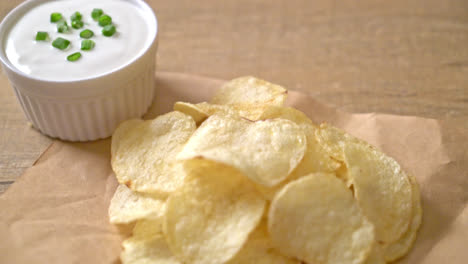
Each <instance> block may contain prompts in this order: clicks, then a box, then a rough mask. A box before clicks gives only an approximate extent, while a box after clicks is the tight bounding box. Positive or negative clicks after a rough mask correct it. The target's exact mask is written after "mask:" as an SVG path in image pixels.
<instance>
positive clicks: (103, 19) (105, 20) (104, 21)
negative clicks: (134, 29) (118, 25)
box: [99, 15, 112, 27]
mask: <svg viewBox="0 0 468 264" xmlns="http://www.w3.org/2000/svg"><path fill="white" fill-rule="evenodd" d="M110 24H112V18H111V17H110V16H108V15H102V16H100V17H99V25H100V26H101V27H105V26H107V25H110Z"/></svg>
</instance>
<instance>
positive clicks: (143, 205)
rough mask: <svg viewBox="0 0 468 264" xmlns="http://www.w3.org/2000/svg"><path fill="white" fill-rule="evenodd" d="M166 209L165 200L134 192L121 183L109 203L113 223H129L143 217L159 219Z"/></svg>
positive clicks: (110, 218)
mask: <svg viewBox="0 0 468 264" xmlns="http://www.w3.org/2000/svg"><path fill="white" fill-rule="evenodd" d="M164 211H165V201H164V200H159V199H156V198H154V197H151V196H149V195H145V194H141V193H134V192H132V190H130V189H129V188H128V187H127V186H125V185H122V184H121V185H119V187H117V190H116V191H115V193H114V197H112V200H111V202H110V205H109V221H110V222H111V223H112V224H128V223H131V222H133V221H135V220H139V219H143V218H148V219H158V218H162V216H163V215H164Z"/></svg>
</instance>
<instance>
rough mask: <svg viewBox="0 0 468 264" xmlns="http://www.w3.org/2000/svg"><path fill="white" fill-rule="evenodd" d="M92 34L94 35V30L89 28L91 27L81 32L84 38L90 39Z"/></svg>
mask: <svg viewBox="0 0 468 264" xmlns="http://www.w3.org/2000/svg"><path fill="white" fill-rule="evenodd" d="M92 36H94V32H93V31H91V30H89V29H85V30H83V31H81V32H80V37H82V38H84V39H89V38H91V37H92Z"/></svg>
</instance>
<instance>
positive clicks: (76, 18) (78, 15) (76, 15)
mask: <svg viewBox="0 0 468 264" xmlns="http://www.w3.org/2000/svg"><path fill="white" fill-rule="evenodd" d="M82 18H83V16H82V15H81V13H80V12H75V13H73V15H72V16H71V20H72V21H75V20H81V19H82Z"/></svg>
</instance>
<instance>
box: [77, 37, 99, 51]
mask: <svg viewBox="0 0 468 264" xmlns="http://www.w3.org/2000/svg"><path fill="white" fill-rule="evenodd" d="M95 45H96V43H94V41H92V40H90V39H85V40H83V41H81V50H92V49H93V48H94V46H95Z"/></svg>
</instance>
